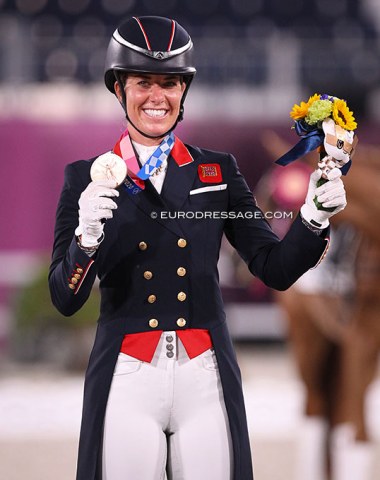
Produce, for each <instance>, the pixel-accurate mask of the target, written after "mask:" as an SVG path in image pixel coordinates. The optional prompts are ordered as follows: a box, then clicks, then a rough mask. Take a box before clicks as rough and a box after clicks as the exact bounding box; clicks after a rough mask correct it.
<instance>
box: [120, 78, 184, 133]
mask: <svg viewBox="0 0 380 480" xmlns="http://www.w3.org/2000/svg"><path fill="white" fill-rule="evenodd" d="M114 73H115V77H116V80H117V82H118V84H119V87H120V91H121V101H120V100H119V101H120V104H121V106H122V107H123V110H124V112H125V118H126V119H127V122H128V123H130V124H131V125H132V127H133V128H134V129H135V130H136V131H137V132H139V133H140V135H142V136H143V137H145V138H150V139H156V138H164V137H166V135H168V134H169V133H170V132H171V131H172V130H174V129H175V128H176V126H177V125H178V122H180V121H182V120H183V111H184V108H183V101H184V97H183V96H182V99H181V106H180V109H179V114H178V117H177V120H176V121H175V122H174V124H173V126H172V127H171V128H169V130H167V131H166V132H165V133H161V134H160V135H149V134H148V133H145V132H143V131H142V130H140V129H139V128H137V127H136V125H135V124H134V123H133V122H132V120H131V119H130V118H129V115H128V112H127V97H126V95H125V90H124V85H123V82H122V81H121V78H120V75H119V72H114Z"/></svg>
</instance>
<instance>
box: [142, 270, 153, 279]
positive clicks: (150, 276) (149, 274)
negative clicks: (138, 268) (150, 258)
mask: <svg viewBox="0 0 380 480" xmlns="http://www.w3.org/2000/svg"><path fill="white" fill-rule="evenodd" d="M152 277H153V273H152V272H150V271H149V270H147V271H146V272H144V278H146V279H147V280H150V279H151V278H152Z"/></svg>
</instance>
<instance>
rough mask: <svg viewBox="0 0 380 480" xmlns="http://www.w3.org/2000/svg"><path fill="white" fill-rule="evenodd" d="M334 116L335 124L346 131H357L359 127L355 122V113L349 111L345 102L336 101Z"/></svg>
mask: <svg viewBox="0 0 380 480" xmlns="http://www.w3.org/2000/svg"><path fill="white" fill-rule="evenodd" d="M332 114H333V119H334V122H335V123H337V124H338V125H340V126H341V127H342V128H344V129H345V130H355V128H356V127H357V126H358V124H357V123H356V122H355V118H354V115H353V113H352V112H351V111H350V110H349V108H348V106H347V103H346V102H345V101H344V100H340V99H339V98H337V99H336V100H335V101H334V105H333V112H332Z"/></svg>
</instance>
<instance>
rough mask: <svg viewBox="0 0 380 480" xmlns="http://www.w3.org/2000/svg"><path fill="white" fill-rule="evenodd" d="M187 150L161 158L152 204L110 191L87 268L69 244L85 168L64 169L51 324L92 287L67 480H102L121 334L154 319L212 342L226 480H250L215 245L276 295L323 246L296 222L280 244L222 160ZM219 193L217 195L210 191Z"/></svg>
mask: <svg viewBox="0 0 380 480" xmlns="http://www.w3.org/2000/svg"><path fill="white" fill-rule="evenodd" d="M186 148H187V150H188V153H187V154H189V153H190V155H191V157H192V159H193V161H190V163H187V164H184V165H182V166H179V164H178V163H177V162H176V161H174V160H173V158H172V157H169V159H168V170H167V174H166V178H165V181H164V185H163V189H162V192H161V194H160V195H159V194H158V193H157V192H156V190H155V189H154V187H153V185H152V184H151V183H150V182H149V181H148V182H146V187H145V190H144V191H142V192H140V193H138V194H136V195H132V194H131V193H129V192H128V191H127V189H126V188H125V187H124V186H121V187H119V190H120V196H119V197H118V198H117V199H116V203H117V204H118V208H117V210H116V211H114V217H113V218H112V219H110V220H107V221H106V223H105V229H104V232H105V237H104V241H103V243H102V244H101V246H100V248H99V250H98V252H97V253H96V255H95V256H94V258H89V257H88V256H87V254H86V253H85V252H83V251H82V250H81V249H80V248H79V247H78V246H77V244H76V240H75V237H74V230H75V228H76V227H77V224H78V199H79V196H80V194H81V192H82V191H83V190H84V189H85V188H86V186H87V185H88V183H89V182H90V181H91V178H90V167H91V165H92V162H93V161H94V159H92V160H81V161H77V162H75V163H72V164H70V165H68V166H67V167H66V169H65V181H64V186H63V190H62V193H61V197H60V199H59V204H58V208H57V217H56V227H55V240H54V248H53V257H52V263H51V267H50V272H49V286H50V292H51V297H52V301H53V303H54V304H55V306H56V307H57V309H58V310H59V311H60V312H61V313H63V314H64V315H71V314H73V313H74V312H76V311H77V310H78V309H79V308H81V306H82V305H83V304H84V302H85V301H86V300H87V298H88V296H89V294H90V291H91V288H92V286H93V283H94V280H95V278H96V276H98V277H99V280H100V284H99V287H100V292H101V305H100V316H99V319H98V324H97V332H96V338H95V343H94V347H93V350H92V352H91V356H90V360H89V365H88V369H87V372H86V380H85V387H84V401H83V416H82V426H81V434H80V443H79V455H78V469H77V480H101V476H102V473H101V467H100V460H101V456H102V455H101V449H102V429H103V419H104V414H105V409H106V404H107V397H108V392H109V388H110V384H111V380H112V374H113V370H114V366H115V363H116V360H117V356H118V353H119V351H120V346H121V343H122V340H123V337H124V335H125V334H128V333H136V332H147V331H151V330H152V327H151V326H150V323H149V320H150V319H152V318H154V319H156V320H157V321H158V327H157V328H158V329H160V330H179V329H180V328H201V329H208V330H209V331H210V334H211V337H212V341H213V344H214V348H215V353H216V357H217V361H218V365H219V370H220V376H221V382H222V387H223V392H224V399H225V404H226V409H227V413H228V418H229V423H230V429H231V434H232V440H233V454H234V480H252V478H253V473H252V464H251V452H250V446H249V438H248V430H247V422H246V415H245V407H244V400H243V394H242V386H241V376H240V371H239V367H238V364H237V361H236V356H235V352H234V349H233V346H232V342H231V339H230V336H229V333H228V330H227V327H226V319H225V313H224V309H223V301H222V296H221V292H220V288H219V278H218V270H217V262H218V258H219V249H220V244H221V240H222V235H223V233H224V234H225V235H226V237H227V239H228V240H229V242H230V243H231V244H232V246H233V247H235V248H236V250H237V251H238V253H239V254H240V256H241V257H242V258H243V259H244V261H245V262H246V263H247V265H248V267H249V270H250V271H251V272H252V274H253V275H255V276H257V277H258V278H260V279H261V280H262V281H263V282H264V283H265V284H266V285H268V286H269V287H272V288H275V289H279V290H284V289H286V288H288V287H289V286H290V285H292V283H293V282H295V281H296V280H297V279H298V278H299V277H300V276H301V275H302V274H303V273H304V272H305V271H307V270H308V269H309V268H311V267H313V266H314V265H315V264H316V263H317V262H318V260H319V259H320V257H321V256H322V255H323V253H324V251H325V249H326V244H327V241H326V240H325V239H324V238H323V237H318V236H317V235H315V234H314V233H312V232H311V231H310V230H309V229H308V228H307V227H305V226H304V225H303V223H302V222H301V220H300V217H297V218H296V219H295V221H294V222H293V224H292V226H291V228H290V230H289V232H288V234H287V235H286V236H285V238H284V239H283V240H282V241H280V240H279V239H278V238H277V236H276V235H275V234H274V233H273V231H272V230H271V228H270V226H269V225H268V223H267V221H266V220H265V219H264V218H263V215H262V212H261V211H260V209H259V208H258V206H257V205H256V202H255V199H254V197H253V195H252V193H251V191H250V189H249V188H248V186H247V184H246V182H245V180H244V178H243V176H242V175H241V173H240V172H239V169H238V167H237V164H236V161H235V159H234V158H233V156H232V155H230V154H226V153H220V152H214V151H209V150H203V149H199V148H196V147H192V146H186ZM215 173H216V174H217V178H216V179H215V176H213V175H214V174H215ZM215 180H217V183H215ZM218 185H221V189H213V188H212V189H211V190H210V189H208V187H216V186H218ZM205 187H206V188H205ZM198 189H202V190H198ZM197 212H198V213H197ZM199 212H201V213H199ZM179 266H182V267H185V268H186V275H184V276H178V275H177V269H178V267H179ZM146 270H149V271H151V272H153V277H152V278H151V279H150V280H149V281H147V280H146V279H145V278H144V275H143V273H144V271H146ZM73 279H74V280H73ZM180 291H181V292H185V293H186V300H185V301H179V300H178V298H177V295H178V292H180ZM151 294H154V295H155V296H156V301H155V302H154V303H149V302H148V301H147V298H148V296H149V295H151ZM179 318H181V319H185V322H186V323H185V325H184V326H179V325H178V324H177V320H178V319H179ZM151 324H155V322H151ZM181 325H183V322H182V323H181ZM128 413H129V412H126V415H128ZM131 414H132V415H133V412H131ZM200 435H201V432H200ZM126 448H127V446H126Z"/></svg>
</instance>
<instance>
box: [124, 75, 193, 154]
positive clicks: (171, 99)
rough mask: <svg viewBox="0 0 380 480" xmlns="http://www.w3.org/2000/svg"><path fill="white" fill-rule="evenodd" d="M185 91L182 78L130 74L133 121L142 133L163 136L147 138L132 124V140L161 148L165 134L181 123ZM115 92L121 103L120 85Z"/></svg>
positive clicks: (127, 91) (128, 86) (128, 88)
mask: <svg viewBox="0 0 380 480" xmlns="http://www.w3.org/2000/svg"><path fill="white" fill-rule="evenodd" d="M185 88H186V85H185V83H184V82H183V81H182V78H181V76H179V75H156V74H143V73H141V74H128V76H127V79H126V82H125V95H126V107H127V112H128V117H129V119H130V120H131V122H132V123H133V125H135V126H136V127H137V128H138V129H139V130H141V131H142V132H144V133H146V134H148V135H151V136H155V137H156V136H157V137H160V136H161V138H154V139H149V138H146V137H144V136H143V135H141V134H140V133H139V132H138V131H137V130H136V129H135V128H134V127H133V125H131V124H130V123H129V125H128V131H129V134H130V136H131V138H132V140H135V141H136V142H137V143H141V144H143V145H158V144H159V143H160V142H161V139H162V136H163V134H165V133H166V132H167V131H168V130H170V128H171V127H172V126H173V125H174V124H175V122H176V120H177V117H178V114H179V109H180V105H181V98H182V94H183V92H184V90H185ZM115 91H116V94H117V96H118V98H119V100H120V99H121V95H120V87H119V84H118V82H116V83H115Z"/></svg>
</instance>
